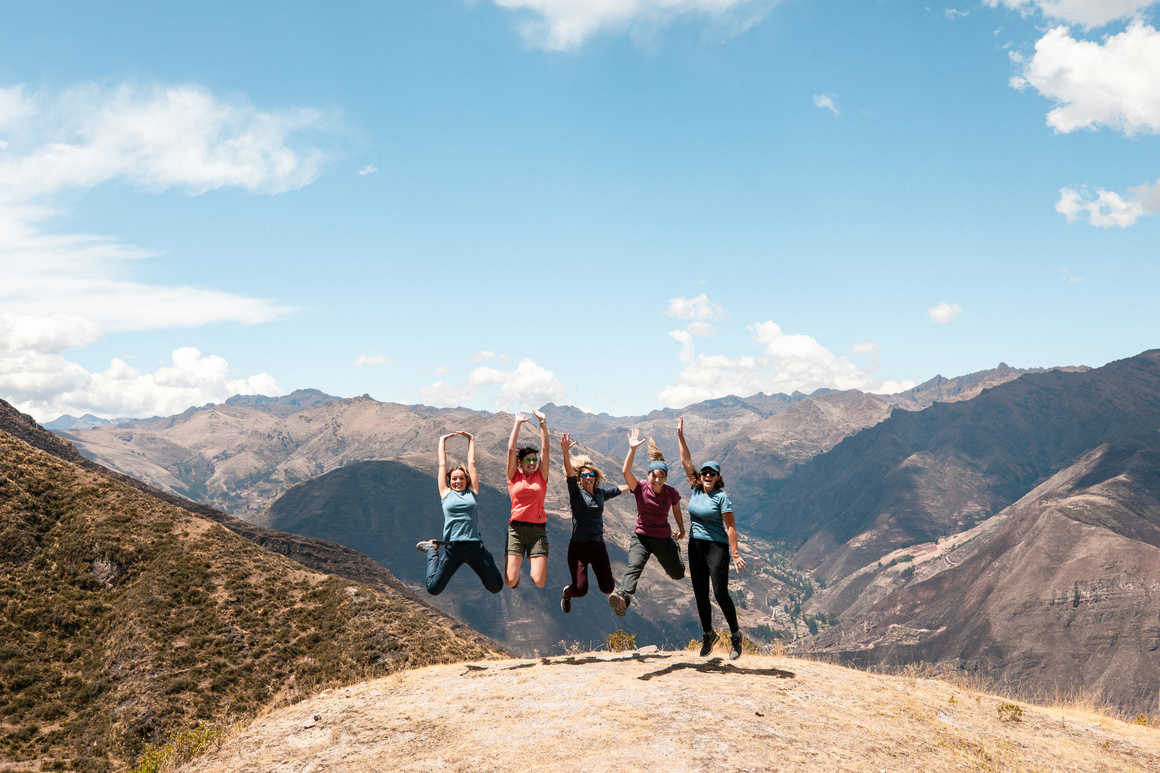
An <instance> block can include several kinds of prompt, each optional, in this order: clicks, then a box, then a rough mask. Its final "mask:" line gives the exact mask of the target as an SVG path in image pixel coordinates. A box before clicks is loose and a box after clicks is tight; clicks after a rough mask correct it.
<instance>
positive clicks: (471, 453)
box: [459, 431, 479, 496]
mask: <svg viewBox="0 0 1160 773" xmlns="http://www.w3.org/2000/svg"><path fill="white" fill-rule="evenodd" d="M459 434H460V435H463V437H465V438H467V474H468V475H469V476H470V477H471V490H472V492H474V493H475V495H476V496H479V470H477V469H476V467H475V436H474V435H472V434H471V433H470V432H465V431H461V432H460V433H459Z"/></svg>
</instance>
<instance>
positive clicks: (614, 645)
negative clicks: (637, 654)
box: [604, 628, 636, 652]
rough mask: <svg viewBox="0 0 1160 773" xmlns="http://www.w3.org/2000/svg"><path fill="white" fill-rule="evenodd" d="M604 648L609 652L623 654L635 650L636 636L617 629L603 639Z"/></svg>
mask: <svg viewBox="0 0 1160 773" xmlns="http://www.w3.org/2000/svg"><path fill="white" fill-rule="evenodd" d="M604 646H606V647H607V648H608V651H609V652H625V651H627V650H634V649H636V634H635V633H629V632H628V631H625V630H623V629H621V628H617V629H616V630H615V631H613V632H612V633H610V634H608V636H606V637H604Z"/></svg>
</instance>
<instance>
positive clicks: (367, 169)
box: [358, 164, 379, 177]
mask: <svg viewBox="0 0 1160 773" xmlns="http://www.w3.org/2000/svg"><path fill="white" fill-rule="evenodd" d="M377 171H379V168H378V167H377V166H375V165H374V164H367V165H366V166H364V167H363V168H362V169H360V170H358V174H359V177H366V176H367V175H368V174H374V173H375V172H377Z"/></svg>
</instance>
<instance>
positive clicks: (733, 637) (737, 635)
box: [729, 631, 741, 660]
mask: <svg viewBox="0 0 1160 773" xmlns="http://www.w3.org/2000/svg"><path fill="white" fill-rule="evenodd" d="M739 657H741V631H734V632H733V633H731V634H729V659H730V660H737V658H739Z"/></svg>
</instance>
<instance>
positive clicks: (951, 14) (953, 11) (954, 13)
mask: <svg viewBox="0 0 1160 773" xmlns="http://www.w3.org/2000/svg"><path fill="white" fill-rule="evenodd" d="M943 15H944V16H946V17H947V18H948V19H950V20H951V21H958V20H959V19H965V18H966V17H968V16H970V15H971V12H970V11H961V10H959V9H958V8H947V9H946V10H944V11H943Z"/></svg>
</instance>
